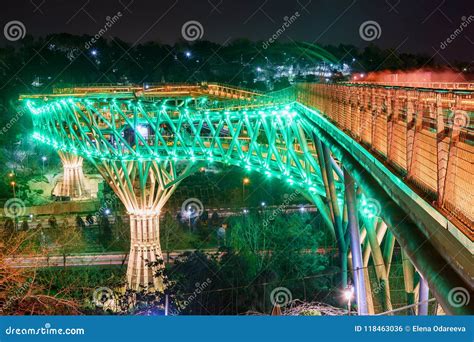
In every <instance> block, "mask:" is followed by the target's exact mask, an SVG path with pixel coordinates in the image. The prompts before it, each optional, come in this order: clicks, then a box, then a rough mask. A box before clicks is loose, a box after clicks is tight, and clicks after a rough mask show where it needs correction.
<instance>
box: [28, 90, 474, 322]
mask: <svg viewBox="0 0 474 342" xmlns="http://www.w3.org/2000/svg"><path fill="white" fill-rule="evenodd" d="M21 100H23V101H24V103H25V106H26V107H27V108H28V109H29V111H30V112H31V115H32V119H33V123H34V128H35V132H34V137H35V138H36V139H37V140H38V141H40V142H43V143H46V144H48V145H50V146H52V147H54V148H55V149H56V150H58V151H59V152H60V154H61V155H62V156H64V157H62V160H63V163H64V167H65V170H66V169H68V168H69V169H70V168H71V167H70V165H68V161H71V160H72V163H74V166H75V167H76V168H80V167H81V166H82V158H86V159H87V160H88V161H90V162H91V163H92V164H93V165H94V166H95V167H96V168H97V170H98V171H99V172H100V173H101V174H102V176H103V177H104V179H105V180H106V181H107V182H108V184H109V185H110V186H111V187H112V189H113V190H114V191H115V193H116V194H117V196H118V197H119V198H120V200H121V201H122V202H123V204H124V205H125V207H126V209H127V211H128V213H129V215H130V229H131V251H130V257H129V262H128V271H127V277H128V284H129V286H130V287H132V288H135V289H137V288H138V287H139V286H148V287H150V288H151V287H153V288H159V287H161V284H160V281H159V279H157V278H156V277H153V272H154V270H153V269H152V268H151V267H148V266H147V265H146V260H150V261H153V260H156V258H161V248H160V243H159V214H160V210H161V208H162V207H163V206H164V204H165V203H166V201H167V200H168V199H169V198H170V196H171V195H172V193H173V191H174V190H175V189H176V187H177V186H179V183H180V182H181V181H182V180H183V179H184V178H185V177H187V176H189V175H190V174H192V173H193V172H195V171H196V170H198V169H199V168H200V167H202V165H203V164H206V163H223V164H230V165H236V166H239V167H241V168H243V169H247V170H252V171H255V172H259V173H262V174H264V175H266V176H268V177H274V178H278V179H281V180H282V181H283V182H285V183H287V184H288V185H289V186H293V187H295V189H298V190H299V191H301V192H302V193H303V194H304V195H305V196H306V197H307V198H308V199H310V200H311V201H312V202H313V203H314V204H315V205H316V206H317V208H318V210H319V212H320V213H321V215H322V217H323V219H324V222H325V224H326V225H327V226H328V228H329V229H330V231H331V232H332V233H333V235H334V238H335V239H336V241H337V244H338V251H339V255H340V265H341V269H342V276H341V284H342V286H343V287H344V286H345V285H347V282H348V277H349V274H350V275H351V277H352V279H353V282H354V284H355V290H356V297H357V303H358V310H359V313H360V314H367V313H372V312H373V305H372V304H371V298H370V297H371V296H372V294H373V291H371V289H370V284H369V283H368V282H367V281H365V279H366V277H367V276H368V274H367V272H366V266H367V264H368V263H369V260H370V259H372V260H373V263H374V264H375V265H376V268H375V269H376V276H377V280H378V281H379V283H380V284H382V286H383V287H381V288H382V289H383V290H382V292H383V293H384V300H383V302H384V308H385V309H386V310H390V309H391V302H390V286H389V275H390V263H391V259H392V255H393V249H394V245H395V241H397V242H398V244H399V245H400V246H401V247H402V249H403V253H404V255H405V256H406V258H404V259H405V261H404V265H403V269H404V277H405V291H407V292H408V293H413V294H415V292H416V294H417V295H416V296H415V295H414V298H415V297H417V298H418V301H419V302H420V304H419V309H418V310H419V312H420V313H423V312H424V310H426V308H427V302H426V299H427V296H428V288H429V290H431V291H432V292H433V294H434V296H435V297H436V299H437V301H438V303H439V304H440V305H441V306H442V308H443V309H444V311H445V312H447V313H469V312H470V313H472V309H473V308H472V304H468V305H465V306H457V305H456V304H455V303H453V302H452V300H450V298H451V296H452V291H453V289H456V288H463V289H465V290H466V291H470V292H472V279H473V278H472V277H473V267H472V251H473V248H472V240H473V226H474V224H473V222H474V198H473V191H472V185H471V184H470V182H471V181H470V179H471V178H472V175H473V174H474V168H473V161H474V146H473V145H474V138H473V131H472V127H471V126H470V120H471V119H472V113H473V112H474V98H473V94H472V90H469V89H464V88H453V89H439V88H432V87H429V86H426V87H406V86H404V87H397V86H393V85H389V86H387V85H367V84H365V85H363V84H336V85H333V84H316V83H305V84H298V85H296V86H294V87H292V88H289V89H285V90H282V91H278V92H274V93H265V94H263V93H259V92H255V91H252V90H246V89H239V88H236V87H231V86H226V85H220V84H214V83H209V84H207V83H205V84H193V85H186V84H169V85H157V86H155V85H149V86H146V87H139V86H113V85H95V86H89V87H71V88H63V89H58V90H56V91H55V92H53V93H51V94H41V95H23V96H21ZM68 174H70V172H69V173H68ZM74 174H76V173H74ZM77 174H79V175H82V171H80V172H78V173H77ZM65 177H66V171H65ZM80 178H81V177H74V179H72V180H71V181H70V182H68V184H70V189H69V191H70V192H71V193H76V192H78V191H77V189H78V188H79V189H80V187H81V184H80ZM79 192H80V191H79ZM348 269H350V272H349V271H348ZM417 272H418V273H419V275H420V277H419V278H420V280H419V284H418V285H417V284H416V280H417V279H418V277H417V276H415V274H416V273H417ZM418 294H419V295H418Z"/></svg>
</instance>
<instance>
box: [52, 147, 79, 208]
mask: <svg viewBox="0 0 474 342" xmlns="http://www.w3.org/2000/svg"><path fill="white" fill-rule="evenodd" d="M58 154H59V157H60V158H61V162H62V164H63V180H62V182H61V183H59V186H58V188H57V189H56V191H55V195H56V196H64V197H70V198H71V199H79V198H83V197H86V195H87V192H86V187H85V178H84V173H83V171H82V162H83V159H82V157H79V156H77V155H74V154H70V153H67V152H62V151H59V152H58Z"/></svg>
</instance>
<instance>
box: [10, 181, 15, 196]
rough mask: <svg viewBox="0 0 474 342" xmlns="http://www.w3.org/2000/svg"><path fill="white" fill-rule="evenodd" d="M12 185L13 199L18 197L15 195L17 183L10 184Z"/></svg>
mask: <svg viewBox="0 0 474 342" xmlns="http://www.w3.org/2000/svg"><path fill="white" fill-rule="evenodd" d="M10 185H11V186H12V189H13V198H15V197H16V195H15V185H16V183H15V182H10Z"/></svg>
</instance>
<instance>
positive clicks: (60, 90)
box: [53, 82, 264, 95]
mask: <svg viewBox="0 0 474 342" xmlns="http://www.w3.org/2000/svg"><path fill="white" fill-rule="evenodd" d="M205 86H211V87H212V86H218V87H225V88H229V89H235V90H238V91H241V92H246V93H250V94H254V95H263V94H264V92H262V91H260V90H255V89H250V88H244V87H241V86H234V85H230V84H226V83H220V82H209V83H208V82H172V83H169V82H157V83H147V82H145V83H143V84H141V85H139V84H133V83H130V84H120V83H117V84H113V83H83V84H64V85H63V86H56V87H53V94H70V93H77V92H87V91H89V90H90V89H94V88H97V90H103V91H110V90H112V89H113V90H123V91H124V92H130V91H144V92H146V91H148V90H152V89H153V88H157V87H171V88H172V87H205Z"/></svg>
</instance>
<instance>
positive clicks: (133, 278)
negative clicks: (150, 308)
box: [96, 160, 191, 291]
mask: <svg viewBox="0 0 474 342" xmlns="http://www.w3.org/2000/svg"><path fill="white" fill-rule="evenodd" d="M96 167H97V168H98V170H99V171H100V173H101V174H102V176H103V177H104V179H105V180H106V181H107V183H108V184H109V185H110V187H111V188H112V189H113V190H114V192H115V194H116V195H117V197H118V198H119V199H120V200H121V201H122V203H123V204H124V205H125V208H126V209H127V211H128V213H129V215H130V240H131V241H130V254H129V261H128V268H127V283H128V287H129V288H130V289H133V290H141V289H145V290H147V291H148V290H149V291H153V290H162V289H163V282H162V279H161V278H160V277H159V276H156V273H157V271H158V270H159V269H160V268H162V267H164V264H163V256H162V252H161V246H160V220H159V215H160V212H161V210H162V208H163V206H164V205H165V203H166V202H167V201H168V199H169V198H170V197H171V195H172V194H173V192H174V190H175V189H176V187H177V186H178V184H179V183H180V182H181V180H182V179H183V178H185V177H186V176H187V175H189V173H190V169H191V167H190V165H189V164H188V165H177V164H176V163H175V162H172V161H164V162H158V161H137V160H134V161H110V160H109V161H102V162H101V163H99V162H98V163H97V164H96Z"/></svg>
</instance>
